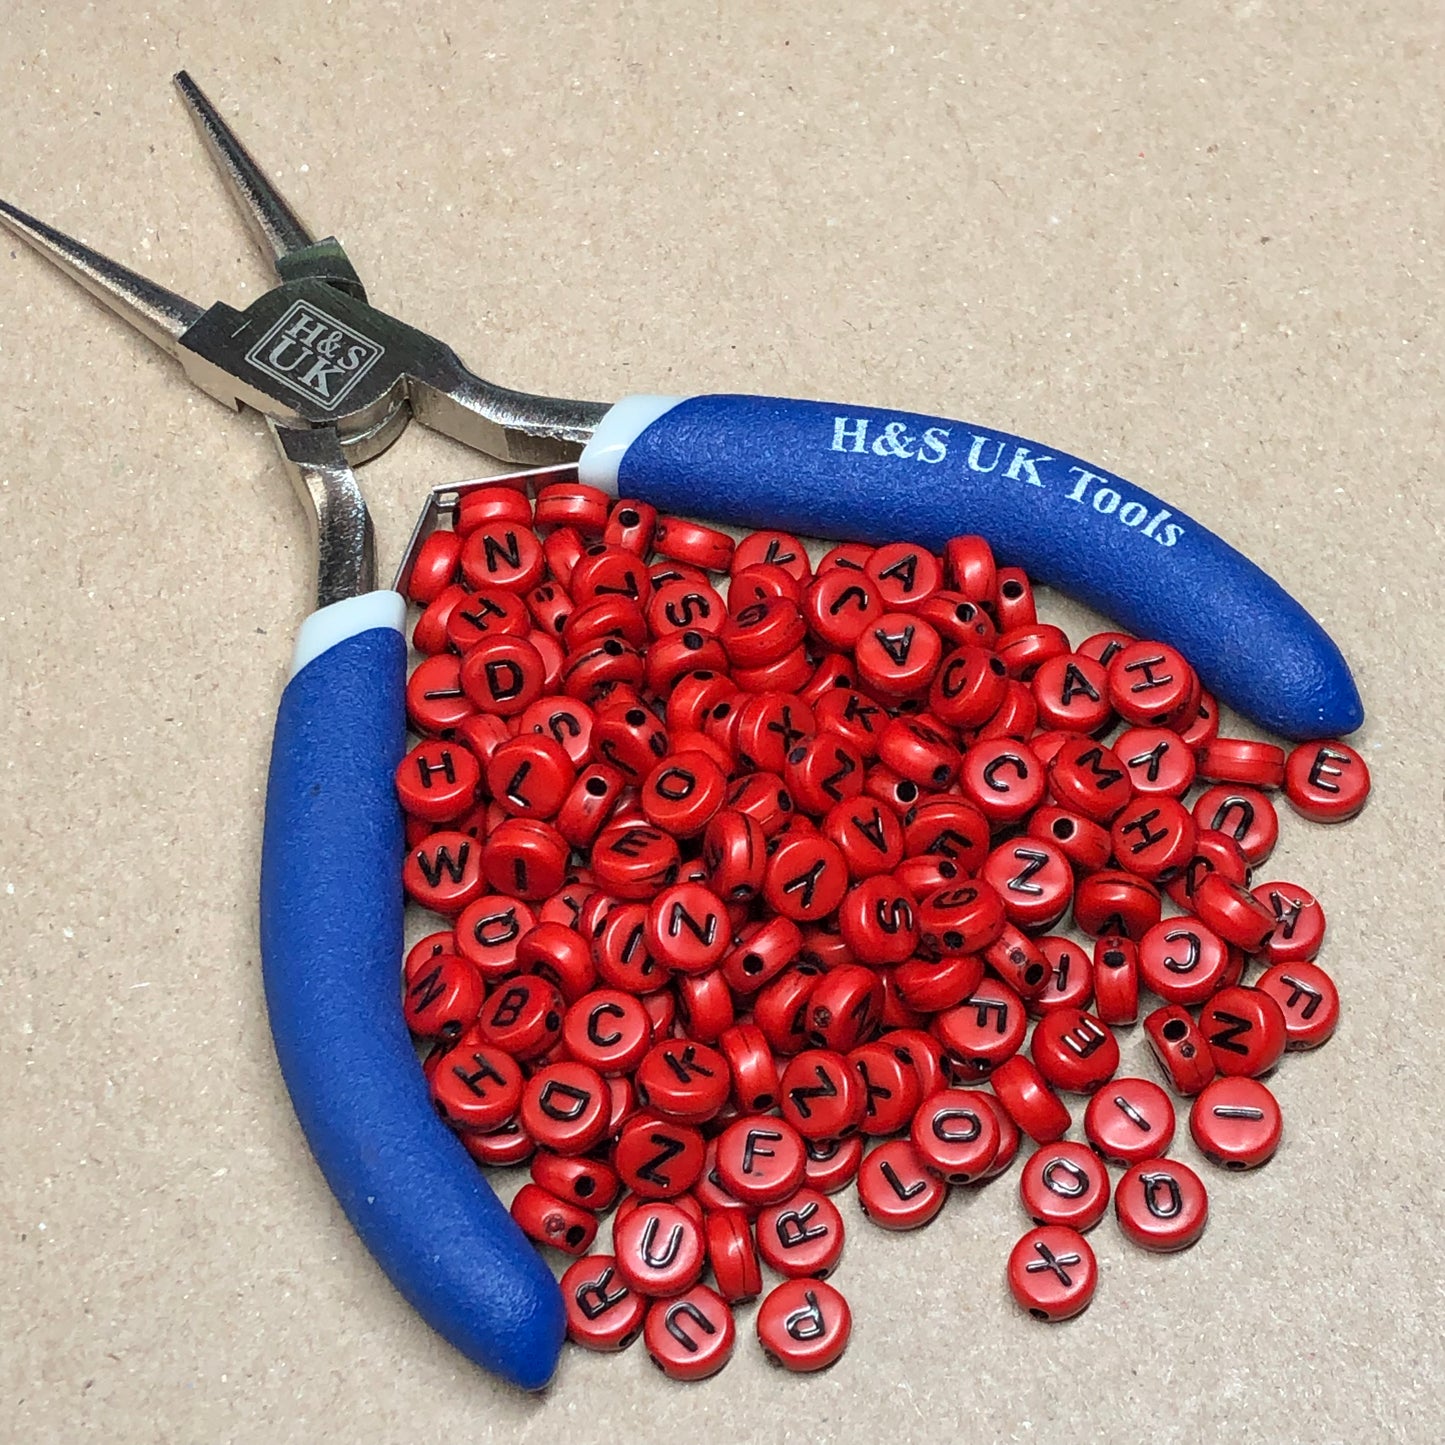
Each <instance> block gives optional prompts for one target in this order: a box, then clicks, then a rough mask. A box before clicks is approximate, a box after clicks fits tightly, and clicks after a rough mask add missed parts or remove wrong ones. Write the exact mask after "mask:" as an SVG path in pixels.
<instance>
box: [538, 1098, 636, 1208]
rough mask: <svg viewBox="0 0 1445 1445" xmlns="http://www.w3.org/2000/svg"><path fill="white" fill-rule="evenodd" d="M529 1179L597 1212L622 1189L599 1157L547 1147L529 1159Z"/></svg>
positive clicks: (609, 1205) (613, 1199)
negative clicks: (559, 1152)
mask: <svg viewBox="0 0 1445 1445" xmlns="http://www.w3.org/2000/svg"><path fill="white" fill-rule="evenodd" d="M605 1092H606V1090H605V1086H604V1093H605ZM532 1182H533V1183H534V1184H540V1185H541V1186H542V1188H543V1189H545V1190H547V1192H548V1193H549V1194H555V1195H556V1196H557V1198H558V1199H567V1200H570V1201H571V1202H572V1203H573V1204H580V1205H581V1206H582V1207H583V1208H584V1209H590V1210H592V1211H593V1212H594V1213H599V1214H600V1213H601V1212H602V1211H604V1210H607V1209H611V1208H612V1206H613V1205H614V1204H616V1203H617V1198H618V1196H619V1195H620V1194H621V1192H622V1181H621V1180H620V1179H619V1178H618V1177H617V1171H616V1170H614V1169H612V1168H611V1167H610V1166H608V1165H606V1164H604V1163H603V1162H602V1161H601V1160H600V1159H581V1158H577V1157H576V1156H569V1155H563V1154H553V1153H551V1152H549V1151H546V1150H543V1151H542V1152H540V1153H538V1154H537V1155H536V1156H535V1158H533V1160H532Z"/></svg>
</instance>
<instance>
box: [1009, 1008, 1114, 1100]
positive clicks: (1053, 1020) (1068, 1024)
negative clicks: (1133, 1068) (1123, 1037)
mask: <svg viewBox="0 0 1445 1445" xmlns="http://www.w3.org/2000/svg"><path fill="white" fill-rule="evenodd" d="M1029 1052H1030V1054H1031V1055H1032V1056H1033V1061H1034V1064H1035V1066H1036V1067H1037V1068H1038V1071H1039V1073H1041V1074H1042V1075H1043V1076H1044V1079H1045V1081H1046V1082H1047V1083H1049V1084H1052V1085H1053V1087H1054V1088H1056V1089H1064V1090H1067V1091H1069V1092H1071V1093H1076V1094H1092V1093H1093V1092H1094V1090H1095V1089H1098V1088H1100V1087H1101V1086H1103V1085H1105V1084H1107V1083H1108V1081H1109V1080H1110V1079H1111V1078H1113V1076H1114V1074H1115V1073H1116V1072H1117V1071H1118V1068H1119V1043H1118V1040H1117V1039H1116V1038H1115V1037H1114V1031H1113V1030H1112V1029H1111V1028H1110V1027H1109V1026H1108V1024H1106V1023H1103V1022H1101V1021H1100V1020H1099V1019H1097V1018H1095V1017H1094V1016H1093V1015H1092V1014H1087V1013H1085V1012H1084V1011H1083V1009H1080V1008H1067V1007H1065V1008H1057V1009H1051V1010H1050V1011H1049V1012H1048V1013H1046V1014H1045V1015H1044V1016H1043V1018H1041V1019H1040V1020H1039V1021H1038V1023H1037V1024H1035V1025H1034V1036H1033V1038H1032V1040H1031V1041H1030V1043H1029Z"/></svg>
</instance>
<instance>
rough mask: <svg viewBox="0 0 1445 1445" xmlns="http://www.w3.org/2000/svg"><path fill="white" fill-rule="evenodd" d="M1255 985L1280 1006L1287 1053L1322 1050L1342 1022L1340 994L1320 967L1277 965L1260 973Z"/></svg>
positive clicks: (1296, 964) (1302, 962)
mask: <svg viewBox="0 0 1445 1445" xmlns="http://www.w3.org/2000/svg"><path fill="white" fill-rule="evenodd" d="M1254 986H1255V987H1256V988H1257V989H1258V990H1259V991H1260V992H1261V993H1265V994H1268V995H1269V996H1270V997H1271V998H1272V999H1273V1000H1274V1001H1275V1002H1276V1003H1277V1004H1278V1005H1279V1006H1280V1010H1281V1012H1283V1014H1284V1027H1285V1036H1286V1043H1285V1048H1286V1050H1293V1049H1317V1048H1319V1046H1320V1045H1321V1044H1322V1043H1324V1042H1325V1040H1326V1039H1328V1038H1329V1037H1330V1035H1331V1034H1332V1033H1334V1031H1335V1026H1336V1025H1337V1024H1338V1023H1339V1021H1340V995H1339V991H1338V990H1337V989H1336V988H1335V984H1334V980H1333V979H1332V978H1331V977H1330V976H1329V974H1327V973H1326V972H1325V971H1324V969H1322V968H1320V967H1319V965H1318V964H1314V963H1307V962H1305V961H1303V960H1301V961H1300V962H1298V963H1276V964H1274V965H1273V966H1272V967H1270V968H1267V969H1265V971H1264V972H1263V973H1262V974H1260V976H1259V978H1258V979H1256V980H1255V984H1254Z"/></svg>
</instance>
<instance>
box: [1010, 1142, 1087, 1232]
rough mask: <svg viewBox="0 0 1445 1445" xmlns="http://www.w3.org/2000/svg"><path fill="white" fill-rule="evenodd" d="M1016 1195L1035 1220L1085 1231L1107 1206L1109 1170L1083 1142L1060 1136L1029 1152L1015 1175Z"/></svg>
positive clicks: (1027, 1212)
mask: <svg viewBox="0 0 1445 1445" xmlns="http://www.w3.org/2000/svg"><path fill="white" fill-rule="evenodd" d="M1019 1197H1020V1198H1021V1199H1022V1200H1023V1206H1024V1212H1025V1213H1026V1214H1027V1215H1028V1216H1029V1218H1030V1219H1032V1220H1033V1222H1034V1223H1035V1224H1062V1225H1066V1226H1067V1227H1068V1228H1070V1229H1077V1230H1078V1231H1079V1232H1080V1233H1081V1234H1085V1233H1087V1232H1088V1231H1089V1230H1091V1229H1092V1228H1093V1227H1094V1226H1095V1225H1096V1224H1097V1223H1098V1222H1099V1221H1100V1220H1101V1219H1102V1218H1103V1217H1104V1212H1105V1210H1107V1209H1108V1207H1109V1171H1108V1170H1107V1169H1105V1168H1104V1165H1103V1163H1102V1162H1101V1161H1100V1159H1099V1156H1098V1155H1097V1154H1095V1153H1094V1151H1093V1150H1092V1149H1090V1148H1089V1147H1088V1146H1087V1145H1084V1144H1074V1143H1071V1142H1069V1141H1068V1140H1067V1139H1061V1140H1059V1141H1058V1142H1057V1143H1054V1144H1045V1145H1044V1146H1043V1147H1042V1148H1041V1149H1037V1150H1035V1151H1034V1153H1033V1154H1032V1155H1030V1157H1029V1159H1028V1162H1027V1163H1026V1164H1025V1165H1024V1167H1023V1172H1022V1173H1021V1174H1020V1175H1019Z"/></svg>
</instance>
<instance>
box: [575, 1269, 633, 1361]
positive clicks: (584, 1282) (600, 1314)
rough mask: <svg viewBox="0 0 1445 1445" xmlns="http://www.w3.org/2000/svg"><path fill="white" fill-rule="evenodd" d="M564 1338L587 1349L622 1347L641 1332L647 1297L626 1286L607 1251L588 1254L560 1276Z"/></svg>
mask: <svg viewBox="0 0 1445 1445" xmlns="http://www.w3.org/2000/svg"><path fill="white" fill-rule="evenodd" d="M562 1303H563V1306H564V1307H565V1309H566V1312H567V1338H568V1339H569V1340H571V1341H572V1342H573V1343H574V1344H578V1345H581V1346H582V1347H583V1348H584V1349H588V1350H602V1351H608V1352H610V1351H614V1350H625V1349H626V1348H627V1347H628V1346H629V1345H630V1344H631V1343H632V1342H633V1341H634V1340H635V1339H636V1338H637V1337H638V1336H639V1335H640V1334H641V1333H642V1321H643V1319H644V1317H645V1316H646V1314H647V1307H648V1301H647V1300H646V1299H645V1298H644V1297H643V1296H642V1295H640V1294H638V1293H636V1291H634V1290H631V1289H628V1287H627V1285H626V1284H625V1283H623V1281H622V1278H621V1277H620V1276H619V1274H618V1273H617V1261H616V1259H614V1258H613V1256H612V1255H610V1254H589V1255H587V1256H586V1258H584V1259H579V1260H577V1261H576V1262H575V1263H574V1264H571V1265H569V1266H568V1267H567V1270H566V1272H565V1273H564V1274H563V1276H562Z"/></svg>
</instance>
